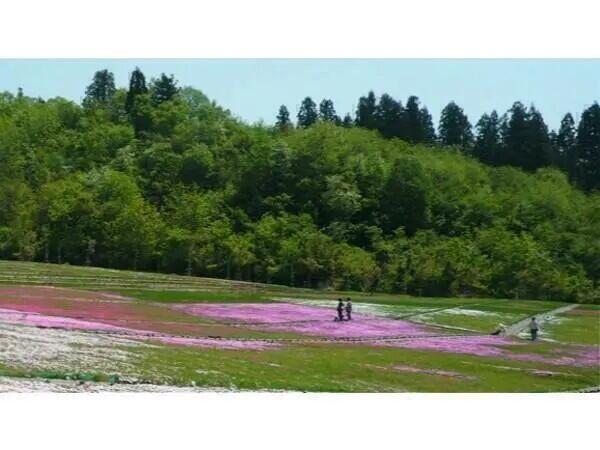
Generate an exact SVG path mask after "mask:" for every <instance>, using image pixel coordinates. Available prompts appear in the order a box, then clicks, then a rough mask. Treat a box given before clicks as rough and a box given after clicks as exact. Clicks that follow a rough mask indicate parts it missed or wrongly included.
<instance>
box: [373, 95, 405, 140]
mask: <svg viewBox="0 0 600 450" xmlns="http://www.w3.org/2000/svg"><path fill="white" fill-rule="evenodd" d="M376 116H377V129H378V130H379V132H380V133H381V135H382V136H384V137H386V138H392V137H400V136H401V135H402V129H401V128H402V105H401V104H400V103H399V102H397V101H396V100H394V99H393V98H392V96H390V95H388V94H383V95H382V96H381V98H380V99H379V103H378V105H377V110H376Z"/></svg>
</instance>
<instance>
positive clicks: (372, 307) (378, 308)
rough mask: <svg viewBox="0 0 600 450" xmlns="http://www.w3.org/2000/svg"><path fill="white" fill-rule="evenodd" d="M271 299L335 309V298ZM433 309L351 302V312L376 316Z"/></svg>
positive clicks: (419, 312)
mask: <svg viewBox="0 0 600 450" xmlns="http://www.w3.org/2000/svg"><path fill="white" fill-rule="evenodd" d="M272 300H276V301H278V302H286V303H295V304H299V305H307V306H319V307H323V308H330V309H332V310H335V308H336V307H337V299H332V300H318V299H307V298H289V297H273V298H272ZM434 309H436V308H431V307H426V306H412V305H382V304H379V303H361V302H358V301H356V302H352V311H353V312H355V313H359V314H366V315H371V316H378V317H403V316H407V315H412V314H421V313H426V312H428V311H431V310H434Z"/></svg>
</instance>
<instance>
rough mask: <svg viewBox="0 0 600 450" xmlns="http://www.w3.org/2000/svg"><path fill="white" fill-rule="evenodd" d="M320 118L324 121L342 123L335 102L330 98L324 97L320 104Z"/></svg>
mask: <svg viewBox="0 0 600 450" xmlns="http://www.w3.org/2000/svg"><path fill="white" fill-rule="evenodd" d="M319 119H321V120H322V121H323V122H332V123H335V124H340V123H341V120H340V118H339V116H338V115H337V114H336V112H335V107H334V106H333V102H332V101H331V100H329V99H323V100H322V101H321V103H320V104H319Z"/></svg>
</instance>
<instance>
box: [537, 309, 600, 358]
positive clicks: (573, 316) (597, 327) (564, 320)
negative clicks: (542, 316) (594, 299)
mask: <svg viewBox="0 0 600 450" xmlns="http://www.w3.org/2000/svg"><path fill="white" fill-rule="evenodd" d="M557 319H558V320H556V321H552V322H550V323H547V324H545V325H544V326H543V327H542V333H543V337H548V338H550V339H554V340H556V341H559V342H570V343H574V344H587V345H597V346H600V311H598V310H595V309H587V308H583V309H582V308H581V307H578V308H577V309H575V310H572V311H569V312H567V313H566V314H561V315H560V316H557ZM599 351H600V350H599Z"/></svg>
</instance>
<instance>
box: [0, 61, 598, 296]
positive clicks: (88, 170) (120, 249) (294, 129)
mask: <svg viewBox="0 0 600 450" xmlns="http://www.w3.org/2000/svg"><path fill="white" fill-rule="evenodd" d="M463 116H464V117H463ZM599 161H600V107H599V106H598V104H597V103H594V104H593V105H592V106H591V107H589V108H588V109H586V110H585V111H584V112H583V114H582V115H581V120H580V121H579V124H575V121H574V120H573V116H571V115H570V114H569V115H568V116H565V119H564V120H563V123H562V125H561V129H560V130H559V131H558V132H557V133H553V132H548V130H547V127H546V125H545V124H544V123H543V119H542V117H541V114H540V113H539V112H537V110H535V108H533V107H531V108H525V107H524V106H523V105H521V104H520V103H515V105H514V106H513V108H512V109H511V110H510V111H509V112H508V113H507V114H505V115H504V116H502V117H499V116H498V114H497V113H495V112H492V113H490V114H488V115H485V116H484V117H482V118H481V119H480V120H479V122H478V123H477V126H476V129H475V131H473V129H472V127H471V125H470V123H469V122H468V119H467V118H466V116H465V115H464V113H463V112H462V110H461V109H460V107H458V106H457V105H455V104H451V105H448V107H446V108H445V109H444V112H443V113H442V118H441V120H440V126H439V128H438V130H437V132H436V131H435V130H434V127H433V124H432V120H431V115H429V113H428V111H427V109H426V108H425V107H422V106H420V104H419V102H418V99H417V98H416V97H411V98H409V100H408V101H407V103H406V107H404V106H402V104H401V103H400V102H397V101H396V100H394V99H392V98H391V97H389V96H382V97H381V98H379V99H376V98H375V96H374V94H372V93H370V94H369V95H368V96H367V97H363V98H361V99H360V101H359V103H358V108H357V111H356V114H355V117H351V116H350V115H347V116H346V117H344V118H343V119H342V118H340V117H339V116H337V114H336V112H335V108H334V105H333V103H332V102H331V101H329V100H325V101H323V102H321V104H320V105H319V107H317V105H316V104H315V102H313V101H312V100H311V99H310V98H307V99H305V101H303V103H302V107H301V108H300V111H299V113H298V123H297V124H293V123H292V120H291V119H290V113H289V111H288V110H287V108H285V107H282V108H281V109H280V110H279V113H278V115H277V123H276V125H275V126H272V127H270V126H264V125H248V124H245V123H243V122H242V121H240V120H238V119H236V118H235V117H234V116H233V115H232V114H231V113H230V112H228V111H226V110H224V109H222V108H221V107H219V106H218V105H216V104H215V103H214V102H211V101H210V100H209V99H208V98H207V97H206V96H205V95H204V94H203V93H202V92H200V91H198V90H195V89H193V88H189V87H185V88H179V87H178V86H177V82H176V81H175V79H174V77H173V76H167V75H164V74H163V75H162V76H161V77H160V78H158V79H153V80H146V78H145V76H144V74H143V73H142V72H141V71H140V70H139V69H136V70H135V71H133V73H132V75H131V79H130V84H129V86H128V88H127V89H123V88H117V87H116V86H115V83H114V77H113V75H112V74H111V73H110V72H108V71H99V72H97V73H96V74H95V75H94V77H93V81H92V83H91V84H90V86H89V87H88V88H87V90H86V93H85V98H84V100H83V102H82V103H81V105H80V104H77V103H74V102H71V101H67V100H65V99H62V98H54V99H50V100H46V101H44V100H41V99H35V98H30V97H27V96H26V95H24V93H23V92H21V91H20V92H18V93H16V94H11V93H3V94H0V258H3V259H19V260H26V261H32V260H33V261H47V262H56V263H69V264H81V265H94V266H103V267H111V268H129V269H137V270H151V271H160V272H169V273H188V274H193V275H204V276H212V277H222V278H235V279H240V280H252V281H260V282H270V283H281V284H287V285H292V286H302V287H305V286H306V287H309V286H310V287H325V286H334V287H336V288H340V289H360V290H364V291H370V290H378V291H386V292H406V293H410V294H417V295H430V296H446V295H477V296H495V297H520V298H543V299H545V298H549V299H557V300H558V299H560V300H569V301H582V302H598V301H600V281H599V280H600V194H599V193H598V192H597V189H598V188H599V187H600V186H599V184H598V183H599V182H600V163H599Z"/></svg>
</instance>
